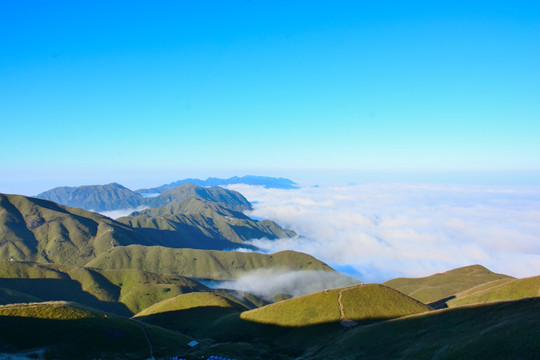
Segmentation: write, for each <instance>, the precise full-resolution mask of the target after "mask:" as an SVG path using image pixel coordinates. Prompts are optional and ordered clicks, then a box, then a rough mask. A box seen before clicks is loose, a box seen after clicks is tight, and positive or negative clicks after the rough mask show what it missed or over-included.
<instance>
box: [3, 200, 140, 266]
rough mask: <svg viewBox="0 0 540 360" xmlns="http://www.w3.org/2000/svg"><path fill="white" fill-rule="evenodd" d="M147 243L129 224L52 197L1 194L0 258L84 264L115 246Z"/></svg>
mask: <svg viewBox="0 0 540 360" xmlns="http://www.w3.org/2000/svg"><path fill="white" fill-rule="evenodd" d="M128 244H145V245H150V242H149V240H147V239H146V238H144V237H142V236H141V235H140V234H138V233H136V232H135V231H133V229H131V228H130V227H129V226H127V225H125V224H121V223H119V222H116V221H114V220H111V219H109V218H107V217H104V216H101V215H99V214H97V213H93V212H90V211H85V210H82V209H77V208H69V207H65V206H62V205H58V204H56V203H53V202H51V201H47V200H41V199H36V198H30V197H26V196H21V195H4V194H0V260H8V259H10V257H13V259H15V260H22V261H37V262H42V263H49V262H54V263H67V264H73V265H83V264H85V263H87V262H88V261H90V260H92V259H93V258H95V257H96V256H97V255H99V254H100V253H103V252H104V251H106V250H109V249H111V248H112V247H115V246H121V245H128Z"/></svg>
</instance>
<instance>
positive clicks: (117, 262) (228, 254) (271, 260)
mask: <svg viewBox="0 0 540 360" xmlns="http://www.w3.org/2000/svg"><path fill="white" fill-rule="evenodd" d="M87 266H90V267H96V268H101V269H141V270H145V271H150V272H154V273H158V274H179V275H183V276H189V277H194V278H200V279H213V280H234V279H235V278H236V277H237V276H239V275H241V274H245V273H247V272H249V271H251V270H255V269H261V268H265V269H268V268H283V269H287V270H324V271H333V269H332V268H330V267H329V266H328V265H326V264H325V263H323V262H322V261H320V260H317V259H315V258H314V257H312V256H311V255H307V254H303V253H299V252H295V251H280V252H278V253H275V254H271V255H266V254H260V253H250V252H234V251H214V250H197V249H172V248H166V247H161V246H152V247H148V246H138V245H133V246H125V247H117V248H114V249H112V250H110V251H108V252H106V253H104V254H102V255H101V256H99V257H98V258H96V259H95V260H93V261H91V262H90V263H88V264H87Z"/></svg>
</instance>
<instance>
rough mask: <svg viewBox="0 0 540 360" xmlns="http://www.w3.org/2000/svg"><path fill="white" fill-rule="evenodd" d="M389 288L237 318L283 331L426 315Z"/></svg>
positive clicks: (309, 298) (363, 288)
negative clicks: (272, 326)
mask: <svg viewBox="0 0 540 360" xmlns="http://www.w3.org/2000/svg"><path fill="white" fill-rule="evenodd" d="M430 310H431V308H430V307H429V306H426V305H424V304H422V303H420V302H418V301H416V300H414V299H412V298H410V297H408V296H406V295H403V294H402V293H400V292H398V291H396V290H394V289H391V288H389V287H386V286H383V285H378V284H370V285H356V286H352V287H347V288H340V289H334V290H328V291H323V292H319V293H315V294H310V295H305V296H301V297H298V298H293V299H289V300H285V301H280V302H277V303H275V304H270V305H267V306H264V307H262V308H259V309H254V310H251V311H247V312H244V313H242V314H241V316H240V317H241V319H243V320H247V321H250V322H256V323H261V324H269V325H275V326H284V327H304V326H310V325H317V324H324V323H337V322H343V323H345V324H347V323H351V324H352V322H366V321H367V322H372V321H380V320H383V319H390V318H396V317H401V316H405V315H410V314H416V313H420V312H426V311H430Z"/></svg>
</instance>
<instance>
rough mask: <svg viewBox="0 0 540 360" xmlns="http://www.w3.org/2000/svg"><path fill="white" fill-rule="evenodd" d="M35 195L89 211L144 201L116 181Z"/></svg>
mask: <svg viewBox="0 0 540 360" xmlns="http://www.w3.org/2000/svg"><path fill="white" fill-rule="evenodd" d="M36 197H37V198H40V199H44V200H50V201H54V202H56V203H59V204H62V205H66V206H71V207H77V208H82V209H86V210H91V211H104V210H116V209H131V208H136V207H138V206H140V205H141V204H142V203H143V202H144V198H143V197H142V196H141V195H139V194H137V193H135V192H133V191H131V190H129V189H128V188H126V187H124V186H122V185H120V184H117V183H112V184H107V185H86V186H79V187H67V186H63V187H57V188H54V189H51V190H48V191H45V192H42V193H41V194H38V195H37V196H36Z"/></svg>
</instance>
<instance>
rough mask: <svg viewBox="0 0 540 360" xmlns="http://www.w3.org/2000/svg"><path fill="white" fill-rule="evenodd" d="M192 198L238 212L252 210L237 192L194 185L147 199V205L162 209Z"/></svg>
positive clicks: (174, 189) (184, 186)
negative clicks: (216, 203) (219, 204)
mask: <svg viewBox="0 0 540 360" xmlns="http://www.w3.org/2000/svg"><path fill="white" fill-rule="evenodd" d="M191 198H195V199H199V200H206V201H212V202H218V203H222V204H223V205H224V206H226V207H227V208H229V209H232V210H236V211H244V210H251V204H250V202H249V201H247V199H246V198H245V197H244V196H243V195H242V194H240V193H239V192H237V191H233V190H226V189H222V188H217V187H216V188H203V187H200V186H196V185H193V184H183V185H180V186H178V187H175V188H173V189H170V190H165V191H163V192H162V193H161V194H160V195H159V196H156V197H153V198H146V199H145V203H146V204H147V205H148V206H149V207H151V208H160V207H165V206H168V205H171V204H173V203H179V202H181V201H183V200H187V199H191Z"/></svg>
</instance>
